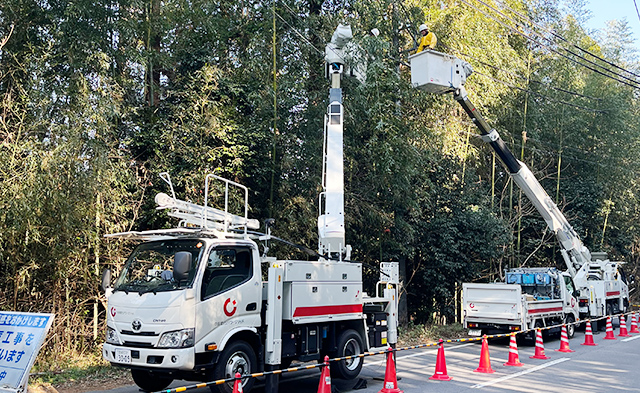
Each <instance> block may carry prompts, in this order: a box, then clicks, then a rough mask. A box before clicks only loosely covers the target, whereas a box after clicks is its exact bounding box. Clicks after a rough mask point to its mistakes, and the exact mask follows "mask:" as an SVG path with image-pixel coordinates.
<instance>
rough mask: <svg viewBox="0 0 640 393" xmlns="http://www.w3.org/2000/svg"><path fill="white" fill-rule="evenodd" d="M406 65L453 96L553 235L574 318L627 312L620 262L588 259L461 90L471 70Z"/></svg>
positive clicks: (424, 61)
mask: <svg viewBox="0 0 640 393" xmlns="http://www.w3.org/2000/svg"><path fill="white" fill-rule="evenodd" d="M409 60H410V62H411V82H412V84H413V85H414V86H415V87H417V88H419V89H422V90H425V91H428V92H431V93H435V94H443V93H453V97H454V99H455V100H456V101H457V102H458V103H459V104H460V105H461V106H462V108H463V109H464V111H465V112H466V113H467V115H468V116H469V117H470V118H471V120H472V121H473V123H474V124H475V125H476V127H478V129H479V130H480V133H481V137H482V140H483V141H484V142H486V143H488V144H489V145H490V146H491V147H492V148H493V150H494V151H495V153H496V156H497V157H498V158H499V159H500V161H501V162H502V163H503V165H504V166H505V167H506V169H507V170H508V171H509V175H510V176H511V178H512V180H513V181H514V183H515V184H516V185H518V187H520V189H521V190H522V192H523V193H524V194H525V195H526V196H527V197H528V198H529V200H530V201H531V203H532V204H533V206H534V207H535V208H536V210H537V211H538V212H539V213H540V214H541V215H542V217H543V218H544V220H545V222H546V223H547V226H548V228H549V229H550V230H551V231H552V232H553V233H554V234H555V235H556V238H557V240H558V243H559V245H560V253H561V255H562V258H563V260H564V263H565V265H566V267H567V269H566V272H565V273H563V275H565V277H570V278H571V279H572V280H573V283H574V284H575V288H576V289H577V291H578V293H577V297H578V316H579V317H580V318H598V317H601V316H604V315H612V314H616V313H619V312H626V311H627V310H628V308H629V283H630V281H633V280H628V278H627V276H626V274H625V272H624V270H623V269H622V265H623V262H614V261H610V260H608V259H607V255H606V253H603V252H600V253H593V254H592V253H591V252H590V251H589V249H588V248H587V247H586V246H585V245H584V244H583V243H582V241H581V240H580V237H579V236H578V234H577V233H576V232H575V230H574V229H573V227H572V226H571V224H570V223H569V221H568V220H567V219H566V217H565V216H564V214H562V212H561V211H560V209H559V208H558V206H557V205H556V204H555V203H554V202H553V200H552V199H551V198H550V197H549V195H548V194H547V193H546V191H545V190H544V189H543V188H542V186H541V185H540V183H539V182H538V180H537V179H536V177H535V176H534V175H533V173H532V172H531V170H529V168H528V167H527V166H526V165H525V164H524V163H523V162H521V161H519V160H517V159H516V158H515V157H514V156H513V154H512V153H511V151H510V150H509V149H508V148H507V146H506V144H505V143H504V141H503V140H502V138H501V137H500V135H499V134H498V132H497V131H496V130H495V129H494V128H491V127H490V126H489V124H488V123H487V122H486V120H485V119H484V118H483V117H482V115H481V114H480V112H479V111H478V110H477V108H476V107H475V106H474V105H473V104H472V103H471V101H470V100H469V97H468V96H467V92H466V90H465V88H464V84H465V82H466V79H467V77H468V76H469V75H470V74H471V73H472V68H471V66H470V65H469V64H468V63H466V62H464V61H462V60H460V59H458V58H457V57H455V56H451V55H447V54H444V53H441V52H437V51H424V52H420V53H418V54H415V55H413V56H410V57H409ZM523 294H524V292H523ZM487 296H489V295H487ZM566 315H567V316H569V315H573V313H568V314H566ZM505 323H506V321H505ZM465 325H467V321H466V319H465Z"/></svg>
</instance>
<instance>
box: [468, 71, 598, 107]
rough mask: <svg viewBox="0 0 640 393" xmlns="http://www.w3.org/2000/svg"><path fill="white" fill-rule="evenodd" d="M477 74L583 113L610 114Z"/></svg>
mask: <svg viewBox="0 0 640 393" xmlns="http://www.w3.org/2000/svg"><path fill="white" fill-rule="evenodd" d="M476 74H478V75H481V76H484V77H485V78H488V79H491V80H493V81H495V82H498V83H501V84H503V85H505V86H508V87H511V88H512V89H517V90H520V91H523V92H527V93H529V94H533V95H536V96H539V97H543V98H546V99H547V100H549V101H553V102H557V103H559V104H562V105H567V106H571V107H574V108H576V109H580V110H583V111H586V112H593V113H608V112H607V111H605V110H601V109H593V108H587V107H585V106H581V105H576V104H573V103H571V102H567V101H562V100H558V99H555V98H552V97H549V96H546V95H544V94H540V93H538V92H535V91H533V90H529V89H525V88H523V87H518V86H514V85H512V84H511V83H509V82H505V81H503V80H500V79H498V78H494V77H492V76H489V75H486V74H483V73H481V72H478V71H476Z"/></svg>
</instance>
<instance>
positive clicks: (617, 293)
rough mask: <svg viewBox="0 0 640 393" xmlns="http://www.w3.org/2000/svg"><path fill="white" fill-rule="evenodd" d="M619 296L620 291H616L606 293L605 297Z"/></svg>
mask: <svg viewBox="0 0 640 393" xmlns="http://www.w3.org/2000/svg"><path fill="white" fill-rule="evenodd" d="M618 295H620V291H616V292H607V296H618Z"/></svg>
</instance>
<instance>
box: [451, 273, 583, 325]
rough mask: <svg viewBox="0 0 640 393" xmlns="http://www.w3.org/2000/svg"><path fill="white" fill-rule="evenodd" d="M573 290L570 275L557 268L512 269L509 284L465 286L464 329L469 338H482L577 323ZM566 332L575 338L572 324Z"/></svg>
mask: <svg viewBox="0 0 640 393" xmlns="http://www.w3.org/2000/svg"><path fill="white" fill-rule="evenodd" d="M574 288H575V287H574V286H573V280H572V279H571V276H569V275H568V274H567V273H562V272H560V271H558V270H557V269H555V268H526V269H511V270H508V271H507V272H506V283H494V284H481V283H464V284H462V299H463V316H464V324H465V327H466V328H468V329H469V334H470V335H472V336H480V335H482V334H494V333H506V332H519V331H524V330H528V329H533V328H538V327H543V326H553V325H558V324H562V323H564V322H574V321H576V320H577V318H578V303H577V301H576V298H575V296H576V295H577V292H576V291H575V289H574ZM555 329H556V330H558V331H559V328H555ZM550 332H551V331H550ZM567 333H568V335H569V338H571V337H573V335H574V333H575V326H574V325H569V326H568V327H567ZM530 338H533V335H531V336H530Z"/></svg>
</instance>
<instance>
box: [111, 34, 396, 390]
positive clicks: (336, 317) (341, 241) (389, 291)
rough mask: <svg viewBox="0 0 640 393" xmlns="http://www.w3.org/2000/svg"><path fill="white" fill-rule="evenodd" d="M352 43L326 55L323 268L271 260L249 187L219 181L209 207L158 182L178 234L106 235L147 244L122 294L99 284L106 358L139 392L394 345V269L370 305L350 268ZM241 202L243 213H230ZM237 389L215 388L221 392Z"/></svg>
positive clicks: (350, 367)
mask: <svg viewBox="0 0 640 393" xmlns="http://www.w3.org/2000/svg"><path fill="white" fill-rule="evenodd" d="M349 34H350V28H348V27H344V26H342V28H339V29H338V30H337V31H336V35H338V37H337V39H336V37H335V36H334V40H332V42H333V41H335V45H332V46H331V51H329V50H328V51H327V57H328V59H327V63H328V67H327V76H328V77H329V78H330V80H331V82H332V88H331V90H330V103H329V105H328V110H327V114H326V116H325V144H324V146H325V148H324V152H323V155H322V158H323V192H322V194H321V196H320V208H319V210H320V214H319V217H318V239H319V244H318V252H317V253H315V255H316V257H317V259H318V260H314V261H301V260H278V259H276V258H274V257H270V256H267V251H268V248H269V244H271V243H272V242H274V241H278V240H280V239H278V238H276V237H274V236H272V234H271V229H270V228H268V227H267V228H266V232H265V233H258V232H255V230H257V229H259V227H260V224H259V222H258V221H256V220H253V219H249V218H248V210H249V204H248V190H247V188H246V187H244V186H242V185H240V184H238V183H235V182H233V181H230V180H227V179H223V178H221V177H218V176H216V175H213V174H209V175H207V176H206V179H205V185H204V204H203V205H197V204H193V203H190V202H187V201H184V200H180V199H178V198H177V197H176V194H175V192H174V189H173V185H172V182H171V178H170V177H169V175H168V174H166V173H165V174H163V175H162V178H163V179H164V180H165V181H166V182H167V184H168V187H169V189H170V193H171V195H168V194H165V193H160V194H158V195H157V196H156V199H155V200H156V203H157V204H158V208H159V209H165V210H167V211H168V214H169V215H170V216H172V217H176V218H178V219H180V223H179V225H178V226H177V227H176V228H173V229H162V230H151V231H143V232H126V233H118V234H113V235H109V237H112V238H124V239H133V240H137V241H142V243H141V244H140V245H138V246H137V247H136V248H135V249H134V250H133V252H132V253H131V255H130V256H129V258H128V259H127V261H126V263H125V265H124V268H123V269H122V272H121V273H120V275H119V277H118V278H117V280H116V281H115V285H113V286H111V285H110V281H111V280H110V275H111V273H110V271H108V270H107V271H105V274H104V275H103V288H104V289H105V293H106V296H107V298H108V307H107V332H106V340H105V343H104V345H103V350H102V355H103V357H104V359H106V360H107V361H109V362H110V363H111V364H113V365H115V366H122V367H126V368H129V369H131V375H132V377H133V380H134V381H135V383H136V384H137V385H138V386H139V387H140V388H141V389H142V390H144V391H158V390H161V389H164V388H165V387H166V386H168V385H169V384H170V383H171V382H172V381H173V380H174V379H186V380H194V381H212V380H219V379H224V378H231V377H234V376H235V374H236V373H240V374H241V375H243V376H247V375H248V374H250V373H256V372H260V371H262V370H267V371H268V370H275V369H278V368H283V367H287V366H288V365H289V364H290V363H291V362H292V361H294V360H296V361H302V362H307V361H321V360H322V359H323V358H324V356H325V355H329V356H331V357H343V356H352V355H359V354H361V353H364V352H365V351H368V350H371V349H374V348H377V349H382V348H386V347H388V346H389V345H395V343H396V342H397V315H396V313H397V311H396V310H397V295H398V281H399V276H398V264H397V263H394V262H387V263H381V267H380V269H381V270H380V281H379V282H378V283H377V285H376V287H375V289H374V291H373V292H372V295H371V296H370V295H368V294H367V293H366V292H364V291H363V285H362V264H361V263H357V262H352V261H350V253H351V247H350V246H348V245H346V242H345V226H344V181H343V143H342V132H343V117H344V116H343V105H342V91H341V89H340V78H341V74H342V71H343V69H344V68H343V64H341V63H340V59H341V58H342V57H341V56H339V51H340V48H341V47H342V46H343V45H344V43H345V41H348V38H349V37H348V35H349ZM216 184H217V185H218V186H216ZM215 192H218V194H219V195H220V198H222V197H224V208H220V209H218V208H214V207H212V206H210V202H211V199H212V198H210V195H212V194H213V193H215ZM238 194H239V195H240V198H239V199H240V200H241V201H242V203H241V206H242V209H243V212H240V213H239V214H232V212H231V207H230V206H233V205H234V203H233V202H234V201H237V200H238V198H234V195H235V196H236V197H237V195H238ZM235 213H238V212H237V211H236V212H235ZM259 242H263V248H262V251H261V250H260V247H259ZM263 266H264V269H263ZM263 271H266V273H263ZM363 362H364V358H362V357H357V356H356V357H352V358H350V359H347V360H343V361H340V362H336V363H332V365H331V372H332V373H333V374H334V376H337V377H340V378H343V379H354V378H356V377H357V376H358V374H359V372H360V370H361V368H362V365H363ZM266 383H267V391H268V392H275V391H277V383H278V380H277V375H273V374H272V375H270V376H269V377H268V378H267V382H266ZM253 384H254V378H244V379H243V380H242V385H243V386H242V387H243V391H244V392H249V391H250V390H251V388H252V385H253ZM232 388H233V384H232V383H225V384H220V385H211V390H212V391H213V392H231V391H232Z"/></svg>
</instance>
